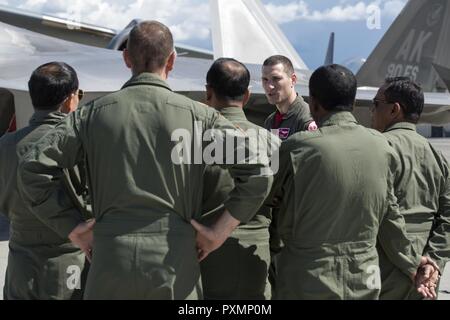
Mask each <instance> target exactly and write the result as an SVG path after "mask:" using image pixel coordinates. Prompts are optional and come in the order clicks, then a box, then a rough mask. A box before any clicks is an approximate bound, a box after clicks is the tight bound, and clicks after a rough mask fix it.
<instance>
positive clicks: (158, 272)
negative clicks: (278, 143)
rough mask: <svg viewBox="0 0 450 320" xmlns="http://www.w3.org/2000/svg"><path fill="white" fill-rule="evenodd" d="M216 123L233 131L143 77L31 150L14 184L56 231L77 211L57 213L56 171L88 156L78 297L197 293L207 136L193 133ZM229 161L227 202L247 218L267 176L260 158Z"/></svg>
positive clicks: (81, 111) (74, 219) (68, 226)
mask: <svg viewBox="0 0 450 320" xmlns="http://www.w3.org/2000/svg"><path fill="white" fill-rule="evenodd" d="M212 128H217V129H222V130H223V129H230V130H232V131H233V132H235V131H236V130H235V127H234V126H233V125H232V124H231V123H230V122H229V121H228V120H226V119H225V118H224V117H223V116H221V115H220V114H219V113H218V112H217V111H214V110H211V108H209V107H206V106H205V105H203V104H200V103H198V102H195V101H193V100H191V99H188V98H186V97H184V96H182V95H179V94H176V93H174V92H172V91H171V89H170V87H169V86H168V84H167V83H166V82H165V81H163V80H162V79H161V78H160V77H159V76H157V75H155V74H151V73H142V74H140V75H138V76H135V77H132V78H131V79H130V80H129V81H128V82H127V83H126V84H125V85H124V87H123V88H122V89H121V90H120V91H118V92H115V93H112V94H109V95H107V96H105V97H102V98H99V99H97V100H94V101H92V102H91V103H89V104H88V105H87V106H84V107H81V108H78V109H77V111H75V112H73V113H72V114H70V115H69V116H68V117H67V118H66V119H65V120H64V121H63V122H62V123H61V124H60V125H58V126H57V127H56V128H55V130H53V131H52V132H51V133H49V134H48V135H47V136H46V137H45V138H44V139H42V140H41V141H39V143H38V144H37V145H36V147H35V148H34V149H33V150H31V151H30V153H28V155H27V156H26V158H25V159H24V162H23V163H22V165H21V166H20V167H19V176H18V180H19V182H20V181H21V183H22V184H23V186H24V188H25V191H26V194H27V196H28V197H29V201H31V202H33V203H38V204H39V205H38V206H37V207H36V209H37V211H38V214H40V215H41V218H42V219H45V220H47V221H48V223H52V224H53V225H54V226H55V228H56V229H58V230H60V232H61V233H67V232H69V231H70V230H72V229H73V228H74V226H75V225H76V224H77V223H78V221H79V212H78V211H77V210H74V209H73V208H70V207H67V210H65V211H64V212H61V213H60V214H58V215H54V214H53V213H52V210H49V209H50V208H52V207H53V206H54V204H55V200H56V198H55V196H56V195H55V194H54V193H52V192H51V191H52V189H53V186H54V184H55V183H56V182H55V180H57V177H58V176H60V174H61V173H60V172H61V168H63V167H70V166H73V165H74V164H75V163H77V161H78V160H79V158H80V155H81V154H82V153H83V152H84V153H85V154H86V158H87V167H88V173H89V175H88V182H89V190H90V191H91V203H92V209H93V213H94V216H95V218H96V224H95V227H94V244H93V258H92V264H91V268H90V270H89V275H88V279H87V284H86V290H85V295H84V298H86V299H196V298H201V296H202V290H201V281H200V267H199V263H198V260H197V250H196V247H195V231H194V229H193V227H192V226H191V224H190V220H191V219H193V218H200V216H201V208H202V193H203V190H202V189H203V182H202V180H203V172H204V168H205V165H206V164H205V162H204V161H202V157H201V155H202V154H201V152H200V153H198V148H197V147H200V148H202V147H205V149H204V150H206V147H207V145H208V146H209V141H206V140H207V139H206V138H205V140H204V141H202V139H201V138H202V137H201V136H199V139H197V137H198V136H196V135H194V132H199V133H201V132H203V133H205V131H206V130H207V129H212ZM192 141H193V143H192V144H191V143H189V142H192ZM180 145H181V147H180ZM183 145H188V147H185V148H183ZM192 145H193V147H192ZM190 147H192V149H190ZM200 151H201V150H200ZM205 152H206V151H205ZM224 160H225V159H222V161H224ZM224 162H225V161H224ZM224 166H225V165H224ZM227 166H228V168H229V170H230V174H231V175H232V176H233V178H234V179H235V188H234V190H233V191H232V192H231V193H230V198H229V199H228V200H227V201H226V203H225V207H226V208H227V209H228V210H229V211H230V213H231V214H232V215H233V216H234V217H235V218H236V219H238V220H239V221H242V222H244V223H245V222H247V221H248V220H249V219H251V218H252V217H253V215H254V214H255V213H256V211H257V209H258V208H259V206H260V205H261V203H262V201H263V200H264V198H265V197H266V196H267V193H268V191H269V190H270V187H271V184H272V178H271V177H268V176H263V175H261V174H260V173H261V169H262V168H264V167H265V166H264V165H263V164H253V165H251V164H245V165H227ZM247 197H248V199H247Z"/></svg>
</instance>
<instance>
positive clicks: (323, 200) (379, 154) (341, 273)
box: [271, 112, 420, 299]
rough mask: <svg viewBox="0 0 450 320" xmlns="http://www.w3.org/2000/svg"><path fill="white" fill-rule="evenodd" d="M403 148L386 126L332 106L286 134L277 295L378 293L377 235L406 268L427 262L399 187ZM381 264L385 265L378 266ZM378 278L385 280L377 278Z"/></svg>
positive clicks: (279, 187)
mask: <svg viewBox="0 0 450 320" xmlns="http://www.w3.org/2000/svg"><path fill="white" fill-rule="evenodd" d="M395 157H396V154H395V152H394V150H393V149H392V148H391V147H390V146H389V144H388V143H387V141H386V139H385V138H384V137H383V135H382V134H380V133H378V132H375V131H374V130H371V129H367V128H364V127H363V126H361V125H359V124H357V122H356V120H355V118H354V117H353V115H352V114H351V113H350V112H337V113H332V114H331V115H330V116H329V117H327V119H324V120H323V121H322V123H320V124H319V130H317V131H315V132H300V133H297V134H295V135H293V136H292V137H290V138H289V139H288V140H286V141H285V142H283V144H282V145H281V150H280V171H279V173H278V175H277V177H276V178H275V183H274V189H273V195H271V196H272V197H273V196H274V197H277V198H281V204H280V220H279V232H280V236H281V238H282V240H283V242H284V244H285V247H284V248H283V249H282V250H281V253H280V257H279V260H278V265H277V266H278V272H277V278H276V283H277V286H276V289H275V292H276V293H275V294H276V296H275V298H277V299H376V298H378V295H379V290H380V289H379V279H380V278H379V272H378V273H377V269H378V254H377V250H376V242H377V235H379V236H380V239H381V240H382V245H383V248H385V250H386V252H387V253H388V254H389V258H390V259H392V261H393V262H394V263H395V265H397V266H398V267H399V268H400V269H401V270H402V271H403V272H405V273H406V274H410V273H413V272H414V271H415V270H416V269H417V266H418V265H419V260H420V257H418V256H417V255H416V254H415V253H414V251H413V249H412V246H411V243H410V241H409V240H408V239H407V238H406V235H405V233H404V232H405V231H404V221H403V218H402V216H401V215H400V213H399V211H398V207H397V204H396V199H395V196H394V195H393V178H392V170H394V169H395V164H396V158H395ZM378 271H379V269H378ZM377 284H378V285H377Z"/></svg>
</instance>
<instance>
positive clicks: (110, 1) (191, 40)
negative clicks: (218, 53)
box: [0, 0, 407, 69]
mask: <svg viewBox="0 0 450 320" xmlns="http://www.w3.org/2000/svg"><path fill="white" fill-rule="evenodd" d="M228 1H230V0H228ZM262 2H263V4H264V5H265V6H266V8H267V9H268V11H269V12H270V14H271V15H272V16H273V17H274V19H275V20H276V21H277V22H278V24H279V26H280V27H281V29H282V30H283V32H284V33H285V35H286V36H287V37H288V39H289V40H290V41H291V42H292V44H293V45H294V47H295V48H296V50H297V51H298V52H299V54H300V56H301V57H302V58H303V60H304V61H305V62H306V64H307V65H308V66H309V67H310V68H311V69H314V68H316V67H318V66H320V65H321V64H322V63H323V61H324V57H325V51H326V48H327V45H328V38H329V34H330V33H331V32H332V31H334V32H335V33H336V47H335V62H337V63H346V62H348V60H351V59H361V58H367V56H368V55H369V54H370V52H371V51H372V50H373V48H374V47H375V45H376V44H377V43H378V41H379V40H380V39H381V37H382V36H383V34H384V33H385V32H386V30H387V29H388V27H389V26H390V25H391V23H392V22H393V20H394V19H395V17H396V16H397V15H398V13H399V12H400V10H401V9H402V7H403V6H404V4H405V3H406V2H407V1H406V0H364V1H363V0H262ZM0 4H6V5H10V6H14V7H16V8H23V9H26V10H30V11H36V12H41V13H46V14H50V15H56V16H61V17H68V18H72V19H77V20H81V21H82V22H88V23H92V24H96V25H101V26H106V27H110V28H114V29H121V28H123V27H124V26H125V25H126V24H128V22H129V21H131V20H132V19H134V18H141V19H157V20H160V21H162V22H164V23H166V24H167V25H169V27H170V28H171V29H172V32H173V33H174V36H175V40H176V41H177V42H178V43H185V44H188V45H192V46H197V47H201V48H205V49H211V47H212V44H211V37H210V30H209V28H210V27H209V26H210V20H209V4H208V0H107V1H106V0H0ZM373 6H376V7H375V8H379V10H380V11H379V12H380V18H381V19H380V25H379V27H380V29H369V28H368V27H367V18H368V17H373V15H371V13H372V11H370V10H371V9H373ZM368 10H369V11H368ZM202 13H204V14H202Z"/></svg>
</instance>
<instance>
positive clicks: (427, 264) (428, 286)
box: [413, 257, 439, 299]
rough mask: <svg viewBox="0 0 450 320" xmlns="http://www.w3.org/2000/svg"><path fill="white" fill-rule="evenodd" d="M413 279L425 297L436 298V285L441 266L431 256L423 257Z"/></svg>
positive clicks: (418, 290)
mask: <svg viewBox="0 0 450 320" xmlns="http://www.w3.org/2000/svg"><path fill="white" fill-rule="evenodd" d="M413 280H414V283H415V286H416V288H417V292H419V293H420V294H421V295H422V296H423V297H424V298H429V299H436V297H437V294H436V287H437V282H438V280H439V267H438V266H437V264H436V263H435V262H434V261H433V260H432V259H431V258H429V257H422V258H421V261H420V265H419V267H418V269H417V273H416V274H415V275H413Z"/></svg>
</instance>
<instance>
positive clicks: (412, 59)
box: [357, 0, 450, 91]
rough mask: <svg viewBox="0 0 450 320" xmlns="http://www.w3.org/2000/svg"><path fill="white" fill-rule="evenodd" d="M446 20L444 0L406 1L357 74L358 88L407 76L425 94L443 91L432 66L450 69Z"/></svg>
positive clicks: (449, 11) (449, 30)
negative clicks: (387, 78) (391, 78)
mask: <svg viewBox="0 0 450 320" xmlns="http://www.w3.org/2000/svg"><path fill="white" fill-rule="evenodd" d="M449 17H450V6H449V2H448V1H447V0H429V1H423V0H410V1H409V2H408V3H407V5H406V6H405V8H404V9H403V11H402V12H401V13H400V15H399V16H398V18H397V19H396V20H395V21H394V23H393V24H392V26H391V27H390V28H389V30H388V31H387V32H386V34H385V35H384V37H383V38H382V39H381V41H380V42H379V43H378V45H377V47H376V48H375V50H374V51H373V52H372V54H371V55H370V56H369V58H368V59H367V61H366V63H365V64H364V65H363V66H362V67H361V69H360V70H359V72H358V73H357V78H358V85H360V86H379V85H380V84H381V83H383V82H384V79H385V78H386V77H397V76H408V77H411V78H412V79H413V80H415V81H417V82H419V83H420V84H421V85H422V86H423V89H424V90H425V91H443V90H445V87H444V85H443V83H442V81H441V79H440V77H439V76H438V74H437V72H436V70H435V69H434V68H433V66H432V64H433V63H437V64H440V65H442V66H450V55H449V54H448V52H449V50H450V19H449Z"/></svg>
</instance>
